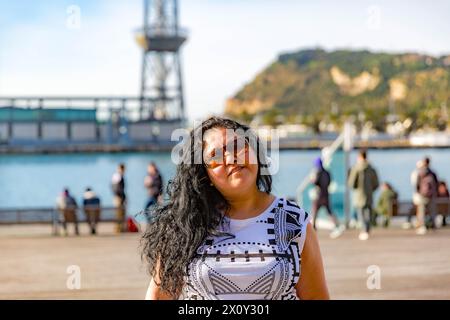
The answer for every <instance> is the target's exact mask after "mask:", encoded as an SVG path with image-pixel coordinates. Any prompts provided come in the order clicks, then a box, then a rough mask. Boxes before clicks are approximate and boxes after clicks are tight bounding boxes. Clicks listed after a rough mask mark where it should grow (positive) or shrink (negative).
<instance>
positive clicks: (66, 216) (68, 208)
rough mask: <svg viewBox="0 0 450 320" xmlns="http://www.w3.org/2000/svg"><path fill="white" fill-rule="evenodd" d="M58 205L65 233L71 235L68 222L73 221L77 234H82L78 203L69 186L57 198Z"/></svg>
mask: <svg viewBox="0 0 450 320" xmlns="http://www.w3.org/2000/svg"><path fill="white" fill-rule="evenodd" d="M56 205H57V208H58V210H59V212H60V213H61V216H62V225H63V229H64V235H65V236H68V235H69V232H68V230H67V224H68V223H73V224H74V233H75V235H77V236H78V235H80V232H79V229H78V218H77V209H78V205H77V202H76V200H75V199H74V197H72V195H71V194H70V192H69V189H68V188H64V190H63V192H62V194H61V195H60V196H59V197H58V198H57V200H56Z"/></svg>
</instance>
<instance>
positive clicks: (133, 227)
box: [127, 217, 139, 232]
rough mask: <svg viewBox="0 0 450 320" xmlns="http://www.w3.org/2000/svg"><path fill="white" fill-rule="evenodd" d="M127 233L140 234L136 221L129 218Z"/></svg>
mask: <svg viewBox="0 0 450 320" xmlns="http://www.w3.org/2000/svg"><path fill="white" fill-rule="evenodd" d="M127 231H128V232H139V228H138V227H137V225H136V223H135V222H134V219H133V218H132V217H128V218H127Z"/></svg>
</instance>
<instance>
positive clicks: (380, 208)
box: [374, 182, 398, 228]
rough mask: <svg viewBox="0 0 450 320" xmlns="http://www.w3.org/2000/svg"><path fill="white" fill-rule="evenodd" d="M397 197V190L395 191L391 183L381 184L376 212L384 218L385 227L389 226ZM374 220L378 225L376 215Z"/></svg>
mask: <svg viewBox="0 0 450 320" xmlns="http://www.w3.org/2000/svg"><path fill="white" fill-rule="evenodd" d="M397 198H398V195H397V192H395V191H394V189H393V188H392V186H391V185H390V184H389V183H387V182H384V183H383V184H382V185H381V193H380V197H379V198H378V202H377V206H376V209H375V212H376V213H377V214H378V215H380V216H381V217H382V218H383V223H382V225H383V226H384V227H385V228H387V227H388V226H389V222H390V220H391V217H392V214H393V211H394V204H395V202H396V201H397ZM374 222H375V225H376V215H374Z"/></svg>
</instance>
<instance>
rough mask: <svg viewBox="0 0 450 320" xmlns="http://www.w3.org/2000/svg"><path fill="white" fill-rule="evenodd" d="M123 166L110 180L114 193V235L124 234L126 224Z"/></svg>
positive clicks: (119, 167) (120, 165) (120, 166)
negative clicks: (115, 221)
mask: <svg viewBox="0 0 450 320" xmlns="http://www.w3.org/2000/svg"><path fill="white" fill-rule="evenodd" d="M124 175H125V164H123V163H121V164H119V166H118V167H117V171H116V172H115V173H114V174H113V176H112V179H111V185H112V191H113V193H114V199H113V201H114V206H115V207H116V220H117V225H116V233H120V232H125V231H126V230H125V228H126V224H125V217H126V201H127V197H126V194H125V177H124Z"/></svg>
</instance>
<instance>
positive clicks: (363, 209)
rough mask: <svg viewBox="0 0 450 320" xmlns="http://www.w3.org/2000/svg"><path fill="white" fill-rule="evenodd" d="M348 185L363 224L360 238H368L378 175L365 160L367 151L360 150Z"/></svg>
mask: <svg viewBox="0 0 450 320" xmlns="http://www.w3.org/2000/svg"><path fill="white" fill-rule="evenodd" d="M348 185H349V187H350V188H352V189H353V205H354V206H355V209H356V210H357V212H358V220H359V221H360V223H361V224H362V226H363V230H362V231H361V233H360V234H359V239H360V240H367V239H369V232H370V224H371V221H372V219H371V217H372V214H373V213H372V204H373V193H374V192H375V190H376V189H377V188H378V185H379V182H378V175H377V172H376V171H375V169H374V168H373V167H372V166H371V165H370V163H369V162H368V161H367V151H366V150H360V152H359V154H358V159H357V162H356V164H355V165H354V166H353V168H352V169H351V170H350V174H349V177H348Z"/></svg>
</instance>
